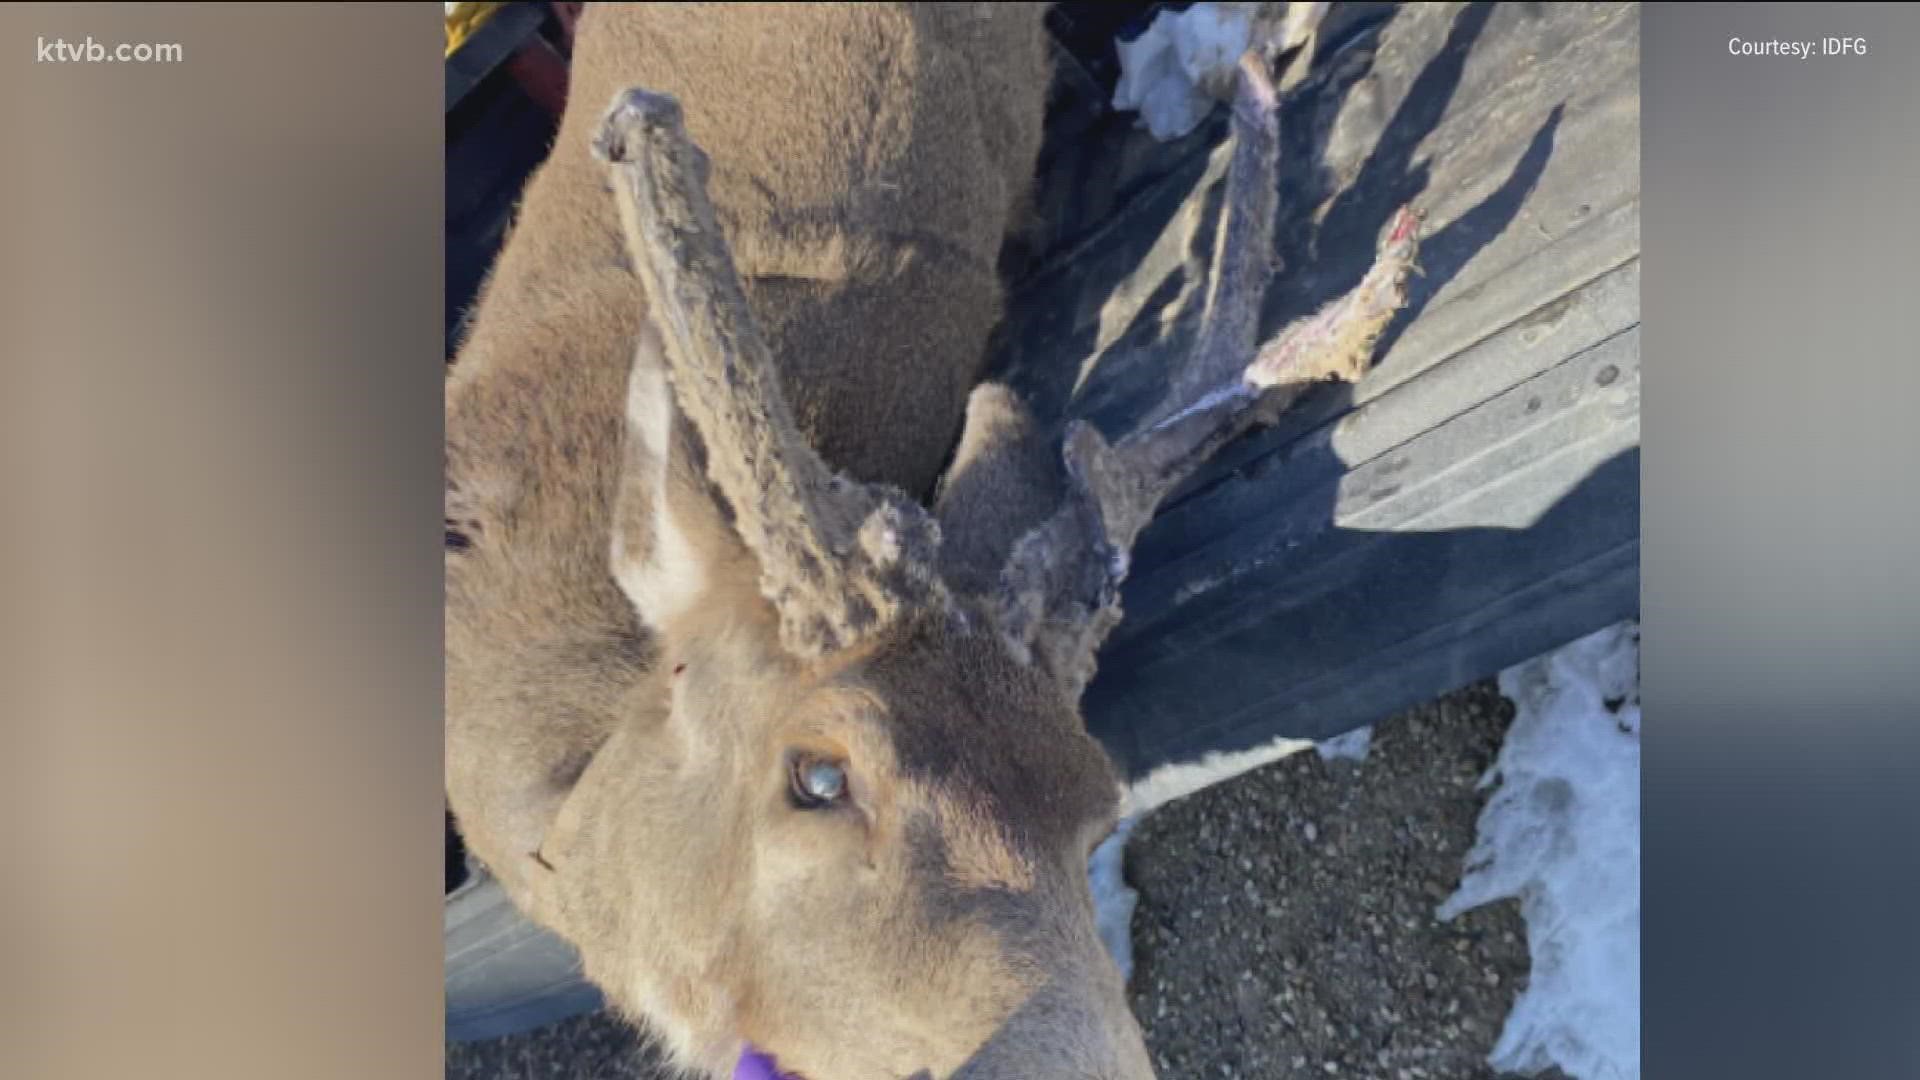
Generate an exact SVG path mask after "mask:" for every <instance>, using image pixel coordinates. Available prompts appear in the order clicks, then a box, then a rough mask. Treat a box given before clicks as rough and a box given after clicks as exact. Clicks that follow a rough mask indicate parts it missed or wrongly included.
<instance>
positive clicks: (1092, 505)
mask: <svg viewBox="0 0 1920 1080" xmlns="http://www.w3.org/2000/svg"><path fill="white" fill-rule="evenodd" d="M1305 7H1306V8H1307V9H1308V17H1309V18H1311V17H1314V16H1317V15H1318V14H1319V13H1320V12H1321V11H1324V6H1323V5H1306V6H1305ZM1314 9H1318V10H1314ZM1309 30H1310V28H1309ZM1305 36H1306V37H1308V39H1309V40H1310V37H1311V35H1310V33H1309V34H1307V35H1305ZM1278 104H1279V103H1278V94H1277V93H1276V91H1275V90H1274V86H1273V83H1272V81H1271V79H1270V78H1269V76H1268V74H1267V70H1266V66H1265V63H1264V61H1263V60H1262V59H1261V58H1260V55H1259V51H1258V50H1257V49H1256V50H1250V51H1249V52H1248V53H1247V54H1246V55H1245V56H1243V57H1242V58H1241V62H1240V68H1239V71H1238V79H1237V83H1236V86H1235V93H1234V101H1233V119H1234V137H1235V140H1236V143H1235V147H1234V151H1233V159H1232V162H1231V163H1230V165H1229V167H1228V173H1227V211H1226V215H1225V218H1224V220H1223V221H1222V223H1221V240H1220V245H1219V251H1218V257H1217V258H1216V260H1215V271H1214V272H1215V274H1216V277H1215V280H1214V281H1213V283H1212V287H1211V289H1210V290H1209V293H1208V298H1207V305H1206V308H1205V309H1204V311H1203V313H1202V316H1201V320H1202V321H1201V326H1200V331H1199V335H1198V337H1197V339H1196V343H1195V346H1194V350H1193V352H1192V353H1191V354H1190V355H1189V356H1188V358H1187V359H1186V361H1185V363H1184V365H1183V366H1182V368H1181V369H1180V370H1178V371H1176V372H1174V373H1173V375H1172V376H1171V378H1170V379H1169V391H1168V395H1167V398H1166V401H1165V402H1164V404H1163V406H1162V407H1161V408H1160V409H1159V410H1158V411H1157V413H1156V415H1157V416H1158V417H1159V419H1158V420H1157V421H1155V422H1153V423H1151V424H1149V425H1147V426H1145V427H1144V428H1142V429H1141V430H1139V431H1136V432H1133V433H1132V434H1129V435H1127V436H1126V437H1124V438H1122V439H1121V440H1120V441H1119V442H1118V443H1115V444H1109V443H1108V442H1107V440H1106V439H1105V438H1103V437H1102V436H1101V435H1100V433H1099V432H1098V431H1096V430H1094V429H1093V428H1092V427H1091V426H1089V425H1087V424H1085V423H1081V422H1075V423H1073V424H1071V425H1069V427H1068V429H1067V434H1066V440H1065V451H1064V452H1065V457H1066V467H1067V474H1068V488H1069V490H1068V494H1067V497H1066V499H1065V502H1064V504H1063V505H1062V506H1061V507H1060V508H1059V509H1058V510H1057V511H1056V512H1055V513H1054V515H1053V517H1052V518H1050V519H1049V520H1047V521H1046V522H1045V523H1043V524H1041V525H1040V526H1038V527H1036V528H1035V529H1033V530H1032V531H1031V532H1029V533H1028V534H1027V535H1026V536H1025V537H1023V538H1022V539H1021V540H1020V541H1019V542H1018V543H1017V544H1016V545H1015V546H1014V550H1013V553H1012V556H1011V558H1010V559H1009V560H1008V562H1007V565H1006V567H1005V569H1004V570H1003V571H1002V574H1001V595H1000V609H1001V610H1000V615H1001V628H1002V630H1003V632H1005V634H1006V635H1007V637H1008V639H1009V641H1010V643H1011V644H1012V645H1013V646H1014V647H1015V648H1016V649H1017V650H1020V651H1023V652H1026V653H1027V654H1028V655H1032V654H1034V653H1038V654H1039V656H1038V657H1037V658H1038V659H1039V660H1040V661H1041V662H1042V663H1044V664H1045V666H1047V667H1048V668H1049V669H1050V670H1052V671H1053V672H1054V673H1055V674H1056V676H1057V677H1059V678H1061V679H1062V680H1064V681H1065V682H1066V683H1067V684H1068V685H1069V687H1070V688H1071V689H1073V690H1074V691H1075V692H1076V693H1077V692H1078V690H1079V689H1081V688H1083V687H1084V686H1085V684H1086V682H1087V680H1088V679H1090V678H1091V677H1092V674H1093V665H1094V652H1095V650H1097V649H1098V647H1099V645H1100V642H1101V641H1102V640H1103V639H1104V638H1105V637H1106V635H1107V633H1108V632H1109V631H1110V630H1111V629H1112V628H1113V626H1114V624H1115V623H1117V622H1118V621H1119V619H1120V605H1119V586H1120V583H1121V582H1122V581H1124V580H1125V578H1126V574H1127V567H1128V551H1129V550H1130V549H1131V548H1132V546H1133V542H1134V539H1135V538H1136V537H1137V536H1138V535H1139V533H1140V531H1141V530H1142V529H1144V528H1145V527H1146V525H1147V523H1148V522H1149V521H1150V520H1152V518H1153V514H1154V511H1155V510H1156V509H1157V508H1158V507H1159V505H1160V501H1161V500H1162V499H1163V498H1165V497H1166V495H1167V493H1168V492H1170V491H1171V490H1173V488H1174V487H1175V486H1177V485H1178V484H1179V483H1180V481H1181V480H1182V479H1184V478H1185V477H1186V476H1187V475H1188V474H1190V473H1191V472H1192V471H1193V470H1194V469H1195V468H1197V467H1198V466H1199V465H1200V464H1201V463H1202V462H1204V461H1205V460H1206V459H1207V458H1208V457H1209V456H1211V455H1212V454H1213V452H1214V451H1215V450H1217V449H1219V448H1220V447H1221V446H1222V445H1224V444H1225V443H1227V442H1228V441H1230V440H1231V439H1233V438H1235V437H1236V436H1238V435H1239V434H1241V433H1242V432H1244V431H1245V430H1246V429H1247V428H1248V427H1250V426H1252V425H1253V424H1254V423H1256V422H1257V421H1259V420H1261V419H1264V418H1267V417H1271V416H1273V415H1275V414H1277V412H1278V411H1279V410H1280V409H1282V408H1284V407H1285V406H1286V405H1288V404H1290V403H1291V402H1292V401H1293V400H1294V399H1296V398H1297V397H1299V396H1300V394H1302V393H1303V392H1304V391H1305V390H1306V388H1307V387H1308V386H1310V385H1312V384H1314V383H1316V382H1319V381H1322V380H1324V379H1326V378H1328V377H1334V378H1341V379H1349V380H1350V379H1354V378H1357V377H1358V376H1359V374H1360V373H1361V371H1362V370H1364V368H1365V366H1366V364H1367V362H1368V360H1369V358H1370V357H1371V355H1372V350H1373V345H1374V342H1375V340H1376V339H1377V338H1378V336H1379V334H1380V332H1381V331H1382V330H1383V329H1385V327H1386V325H1387V322H1388V320H1389V319H1390V318H1391V317H1392V316H1393V314H1394V312H1395V311H1397V310H1398V309H1399V308H1400V306H1401V305H1402V304H1403V303H1404V302H1405V298H1406V297H1405V280H1406V275H1407V272H1408V271H1409V269H1410V268H1411V267H1412V265H1413V257H1414V252H1415V249H1416V247H1417V243H1418V238H1417V235H1416V233H1417V229H1416V224H1417V220H1418V219H1417V216H1416V215H1415V214H1414V213H1413V212H1412V211H1410V210H1407V209H1402V210H1400V211H1399V212H1398V213H1397V214H1396V215H1395V216H1394V219H1393V221H1392V222H1391V223H1390V225H1389V227H1388V229H1387V231H1386V233H1385V234H1384V236H1383V237H1382V245H1381V249H1380V252H1379V254H1378V256H1377V258H1376V261H1375V263H1374V265H1373V267H1372V268H1371V269H1370V270H1369V271H1368V272H1367V274H1366V276H1365V277H1364V278H1363V279H1362V280H1361V282H1360V284H1359V285H1358V286H1357V287H1356V288H1355V289H1354V290H1353V291H1352V292H1350V293H1348V294H1347V295H1346V296H1343V297H1341V298H1340V299H1339V300H1336V301H1334V302H1333V303H1332V304H1330V305H1328V306H1327V307H1326V308H1324V309H1322V310H1321V311H1320V312H1319V313H1317V314H1315V315H1313V316H1311V317H1309V318H1307V319H1303V320H1301V321H1299V322H1296V323H1294V324H1293V325H1291V326H1289V327H1288V328H1287V329H1285V330H1284V331H1282V332H1281V333H1280V334H1279V335H1277V336H1276V337H1275V338H1273V339H1272V340H1271V341H1269V342H1268V343H1267V344H1266V345H1265V346H1264V347H1260V348H1259V349H1258V350H1257V351H1256V348H1255V346H1256V344H1257V340H1258V310H1259V301H1260V299H1261V297H1262V295H1263V294H1264V293H1265V291H1266V287H1267V284H1268V281H1269V279H1270V277H1271V275H1272V263H1271V260H1270V252H1271V250H1272V238H1273V228H1274V211H1275V203H1276V201H1277V188H1276V185H1277V175H1276V171H1277V169H1276V167H1277V162H1278V157H1279V113H1278ZM1250 356H1251V357H1252V359H1251V361H1249V359H1248V358H1249V357H1250Z"/></svg>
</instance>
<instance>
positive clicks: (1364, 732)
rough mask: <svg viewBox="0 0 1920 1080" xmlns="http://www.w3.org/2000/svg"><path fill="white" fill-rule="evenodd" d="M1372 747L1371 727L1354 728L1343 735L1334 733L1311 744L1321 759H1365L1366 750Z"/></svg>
mask: <svg viewBox="0 0 1920 1080" xmlns="http://www.w3.org/2000/svg"><path fill="white" fill-rule="evenodd" d="M1372 747H1373V728H1372V727H1370V726H1369V727H1363V728H1354V729H1353V730H1352V731H1349V732H1347V733H1346V734H1345V735H1335V736H1334V737H1333V738H1331V739H1325V740H1322V741H1321V742H1317V743H1314V744H1313V748H1314V750H1316V751H1318V752H1319V754H1320V760H1321V761H1365V760H1367V751H1368V750H1369V749H1371V748H1372Z"/></svg>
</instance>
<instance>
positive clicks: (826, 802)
mask: <svg viewBox="0 0 1920 1080" xmlns="http://www.w3.org/2000/svg"><path fill="white" fill-rule="evenodd" d="M788 772H789V784H790V786H791V788H792V792H793V802H794V805H795V806H797V807H799V808H800V809H802V810H818V809H820V808H822V807H825V806H831V805H832V804H834V803H836V802H839V801H840V800H841V799H842V798H845V797H846V794H847V768H846V766H844V765H842V764H841V763H839V762H837V761H833V760H831V759H828V758H822V757H812V756H809V755H806V754H796V755H794V758H793V762H792V764H791V765H789V766H788Z"/></svg>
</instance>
